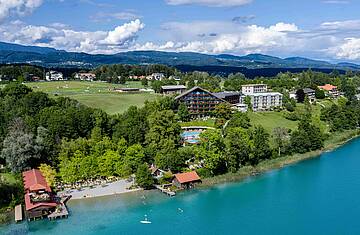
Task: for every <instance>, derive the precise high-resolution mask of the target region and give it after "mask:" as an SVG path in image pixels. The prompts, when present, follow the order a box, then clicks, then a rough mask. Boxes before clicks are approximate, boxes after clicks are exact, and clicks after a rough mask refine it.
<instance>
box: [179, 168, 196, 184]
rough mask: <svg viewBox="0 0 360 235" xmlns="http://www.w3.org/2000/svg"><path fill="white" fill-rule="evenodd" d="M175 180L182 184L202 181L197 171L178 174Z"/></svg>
mask: <svg viewBox="0 0 360 235" xmlns="http://www.w3.org/2000/svg"><path fill="white" fill-rule="evenodd" d="M175 178H176V179H177V180H178V181H179V183H180V184H184V183H189V182H193V181H199V180H200V177H199V175H198V174H197V173H196V172H195V171H191V172H185V173H180V174H176V175H175Z"/></svg>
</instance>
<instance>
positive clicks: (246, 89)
mask: <svg viewBox="0 0 360 235" xmlns="http://www.w3.org/2000/svg"><path fill="white" fill-rule="evenodd" d="M247 96H249V97H250V99H251V105H252V108H253V110H254V111H266V110H271V109H273V108H277V107H282V105H283V95H282V94H281V93H279V92H269V91H268V86H267V85H266V84H252V85H245V86H242V96H241V97H240V103H241V104H245V99H246V97H247Z"/></svg>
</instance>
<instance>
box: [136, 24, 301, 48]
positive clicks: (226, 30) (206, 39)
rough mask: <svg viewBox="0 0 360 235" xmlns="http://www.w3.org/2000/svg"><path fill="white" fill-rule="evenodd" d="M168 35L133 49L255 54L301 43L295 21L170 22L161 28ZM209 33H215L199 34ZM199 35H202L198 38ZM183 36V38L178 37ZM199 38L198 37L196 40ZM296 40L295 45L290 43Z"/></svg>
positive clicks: (297, 46)
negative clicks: (162, 41)
mask: <svg viewBox="0 0 360 235" xmlns="http://www.w3.org/2000/svg"><path fill="white" fill-rule="evenodd" d="M163 28H164V29H166V33H167V34H169V35H173V37H171V36H167V37H164V38H169V39H170V40H169V41H167V43H165V44H160V45H156V44H154V43H151V42H148V43H145V44H143V45H139V44H136V45H135V46H134V47H133V49H136V50H145V49H149V50H166V51H193V52H203V53H228V52H231V53H238V54H247V53H255V52H256V53H257V52H262V53H265V52H271V51H281V50H283V51H285V50H293V49H294V48H299V47H300V46H301V45H303V43H300V40H299V39H297V38H295V37H293V36H292V35H291V34H292V33H297V32H300V30H299V29H298V27H297V26H296V25H295V24H287V23H283V22H280V23H277V24H275V25H271V26H269V27H262V26H257V25H249V26H244V25H239V24H236V23H231V22H216V21H210V22H202V21H198V22H190V23H177V22H171V23H168V24H166V25H164V27H163ZM211 33H213V34H214V35H215V36H203V35H210V34H211ZM174 35H175V36H174ZM199 35H202V36H201V37H199ZM182 39H183V40H182ZM200 39H201V40H200ZM296 43H298V45H296V47H294V44H296Z"/></svg>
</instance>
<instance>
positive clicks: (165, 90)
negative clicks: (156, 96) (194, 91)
mask: <svg viewBox="0 0 360 235" xmlns="http://www.w3.org/2000/svg"><path fill="white" fill-rule="evenodd" d="M185 91H186V86H184V85H171V86H162V87H161V93H162V94H165V95H172V94H182V93H184V92H185Z"/></svg>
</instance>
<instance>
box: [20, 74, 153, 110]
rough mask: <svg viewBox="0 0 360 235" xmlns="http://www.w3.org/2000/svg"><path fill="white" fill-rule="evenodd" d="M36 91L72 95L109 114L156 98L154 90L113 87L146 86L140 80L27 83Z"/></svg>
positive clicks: (56, 95) (71, 96) (141, 104)
mask: <svg viewBox="0 0 360 235" xmlns="http://www.w3.org/2000/svg"><path fill="white" fill-rule="evenodd" d="M26 85H28V86H29V87H31V88H32V89H33V90H34V91H42V92H46V93H48V94H49V95H50V96H52V97H55V98H56V97H70V98H73V99H76V100H78V101H79V102H80V103H82V104H85V105H87V106H89V107H93V108H99V109H102V110H104V111H105V112H107V113H109V114H116V113H122V112H124V111H125V110H127V109H128V108H129V107H130V106H132V105H135V106H139V107H141V106H143V105H144V102H145V101H146V100H154V99H156V97H158V95H156V94H154V93H153V92H136V93H119V92H114V91H112V89H113V88H120V87H122V88H123V87H126V88H144V87H143V86H142V85H141V83H140V82H127V83H126V84H124V85H122V84H109V83H104V82H80V81H59V82H30V83H26Z"/></svg>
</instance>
